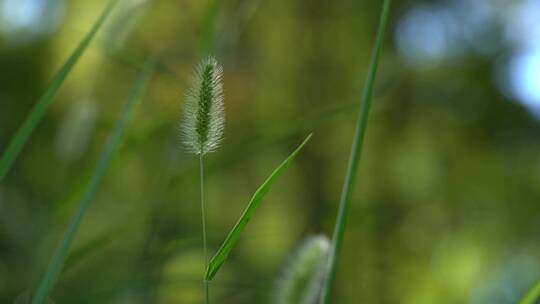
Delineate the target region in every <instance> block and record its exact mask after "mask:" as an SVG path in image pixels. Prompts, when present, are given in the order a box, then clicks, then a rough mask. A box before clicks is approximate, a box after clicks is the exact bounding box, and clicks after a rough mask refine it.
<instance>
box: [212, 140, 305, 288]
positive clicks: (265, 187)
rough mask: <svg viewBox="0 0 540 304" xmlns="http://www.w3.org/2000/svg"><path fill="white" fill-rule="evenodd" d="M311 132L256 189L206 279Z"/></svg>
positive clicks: (226, 253) (218, 266)
mask: <svg viewBox="0 0 540 304" xmlns="http://www.w3.org/2000/svg"><path fill="white" fill-rule="evenodd" d="M311 135H312V134H310V135H309V136H308V137H306V139H305V140H304V141H303V142H302V143H301V144H300V145H299V146H298V148H296V150H294V151H293V152H292V153H291V154H290V155H289V156H288V157H287V159H285V160H284V161H283V162H282V163H281V164H280V165H279V166H278V167H277V168H276V169H275V170H274V172H272V174H271V175H270V176H269V177H268V178H267V179H266V180H265V181H264V183H263V184H262V185H261V186H260V187H259V189H257V191H255V194H254V195H253V197H252V198H251V200H250V201H249V204H248V206H247V207H246V209H245V210H244V213H243V214H242V216H241V217H240V219H239V220H238V222H237V223H236V225H234V228H233V229H232V230H231V232H229V235H228V236H227V238H226V239H225V241H224V242H223V244H222V245H221V248H219V250H218V252H217V253H216V255H214V257H213V258H212V259H211V260H210V263H209V264H208V269H207V270H206V276H205V278H206V280H208V281H211V280H212V279H213V278H214V276H215V275H216V273H217V271H218V270H219V268H220V267H221V265H223V263H224V262H225V260H226V259H227V257H228V256H229V253H230V252H231V250H232V248H233V247H234V245H235V244H236V241H237V240H238V238H239V237H240V235H241V234H242V231H244V229H245V228H246V225H247V223H248V222H249V220H250V219H251V217H252V216H253V213H254V212H255V210H257V208H258V207H259V205H260V203H261V201H262V199H263V198H264V196H265V195H266V194H267V193H268V191H269V190H270V188H271V187H272V185H273V184H274V183H275V182H276V181H277V180H278V178H279V177H280V176H281V175H282V174H283V172H285V169H287V167H288V166H289V164H290V163H291V162H292V161H293V159H294V158H295V157H296V155H298V153H300V151H301V150H302V148H303V147H304V145H305V144H306V143H307V142H308V141H309V139H310V138H311Z"/></svg>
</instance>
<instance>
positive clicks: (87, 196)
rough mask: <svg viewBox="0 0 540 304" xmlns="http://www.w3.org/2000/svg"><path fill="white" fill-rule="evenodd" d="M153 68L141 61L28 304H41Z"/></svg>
mask: <svg viewBox="0 0 540 304" xmlns="http://www.w3.org/2000/svg"><path fill="white" fill-rule="evenodd" d="M153 70H154V63H153V60H148V61H147V62H146V63H145V65H144V67H143V69H142V70H141V72H140V74H139V76H138V78H137V80H136V82H135V84H134V85H133V89H132V91H131V95H130V96H129V98H128V101H127V103H126V106H125V107H124V109H123V112H122V113H121V116H120V117H119V119H118V120H117V122H116V125H115V127H114V129H113V131H112V133H111V135H110V136H109V139H108V141H107V143H106V144H105V147H104V148H103V151H102V152H101V156H100V159H99V162H98V164H97V165H96V169H95V171H94V173H93V175H92V177H91V179H90V182H89V183H88V186H87V188H86V191H85V193H84V195H83V197H82V199H81V200H80V202H79V207H78V209H77V211H76V213H75V214H74V215H73V217H72V218H71V221H70V223H69V226H68V227H67V229H66V232H65V234H64V237H63V238H62V240H61V242H60V244H59V245H58V247H57V248H56V251H55V253H54V255H53V257H52V258H51V260H50V262H49V265H48V266H47V270H46V272H45V275H44V276H43V278H42V279H41V281H40V283H39V286H38V289H37V291H36V293H35V295H34V297H33V299H32V304H41V303H43V302H44V300H45V299H46V298H47V295H48V294H49V292H50V290H51V288H52V287H53V286H54V284H55V282H56V279H57V278H58V275H59V274H60V272H61V271H62V267H63V265H64V262H65V260H66V258H67V255H68V251H69V248H70V246H71V243H72V241H73V239H74V237H75V234H76V232H77V229H78V228H79V225H80V223H81V221H82V218H83V217H84V214H85V213H86V210H87V209H88V207H89V206H90V204H91V202H92V200H93V198H94V195H95V194H96V192H97V189H98V186H99V184H100V182H101V180H102V179H103V176H104V175H105V172H106V171H107V168H108V167H109V164H110V163H111V160H112V158H113V156H114V154H115V152H116V150H117V149H118V146H119V145H120V142H121V141H122V138H123V136H124V131H125V129H126V126H127V124H128V121H129V118H130V116H131V114H132V112H133V110H134V109H135V106H136V105H137V104H138V103H139V102H140V100H141V99H142V96H143V94H144V91H145V88H146V85H147V84H148V82H149V81H150V78H151V76H152V73H153Z"/></svg>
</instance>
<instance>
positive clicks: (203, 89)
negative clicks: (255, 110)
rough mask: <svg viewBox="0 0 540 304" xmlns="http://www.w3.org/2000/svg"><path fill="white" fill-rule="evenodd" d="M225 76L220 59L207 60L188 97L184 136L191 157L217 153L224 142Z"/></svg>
mask: <svg viewBox="0 0 540 304" xmlns="http://www.w3.org/2000/svg"><path fill="white" fill-rule="evenodd" d="M222 73H223V69H222V68H221V66H220V65H219V64H218V62H217V61H216V59H215V58H214V57H212V56H210V57H207V58H206V59H204V60H203V61H202V62H201V63H200V64H199V67H198V68H197V72H196V75H195V77H194V78H193V82H192V86H191V88H190V89H189V91H188V94H187V96H186V105H185V110H184V119H183V121H182V136H183V142H184V144H185V145H186V147H187V150H188V151H189V152H191V153H195V154H201V155H203V154H206V153H208V152H212V151H215V150H216V149H217V148H218V147H219V144H220V142H221V139H222V138H223V127H224V124H225V113H224V112H225V111H224V106H223V85H222V82H221V77H222Z"/></svg>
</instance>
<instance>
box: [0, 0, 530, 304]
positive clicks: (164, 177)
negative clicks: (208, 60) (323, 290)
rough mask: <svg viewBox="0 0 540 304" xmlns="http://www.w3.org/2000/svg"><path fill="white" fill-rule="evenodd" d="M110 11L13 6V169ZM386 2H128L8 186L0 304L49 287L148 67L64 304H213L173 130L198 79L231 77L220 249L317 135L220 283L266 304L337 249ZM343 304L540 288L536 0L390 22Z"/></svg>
mask: <svg viewBox="0 0 540 304" xmlns="http://www.w3.org/2000/svg"><path fill="white" fill-rule="evenodd" d="M105 5H106V1H101V0H100V1H83V0H69V1H68V0H0V66H1V68H2V72H1V73H0V151H4V150H5V148H6V146H7V144H8V142H9V140H10V139H11V138H12V136H13V135H14V134H15V132H16V130H17V128H18V127H19V126H20V124H21V123H22V121H23V120H24V118H25V117H26V115H27V114H28V113H29V111H30V109H31V107H32V105H33V104H34V103H35V102H36V100H37V99H38V98H39V96H40V95H41V94H42V93H43V91H44V90H45V88H46V86H47V84H48V82H49V81H50V79H51V78H52V76H53V75H54V73H55V71H57V70H58V69H59V67H60V66H61V65H62V63H63V62H64V61H65V60H66V59H67V57H68V56H69V54H70V53H71V52H72V51H73V49H74V48H75V47H76V46H77V43H78V42H79V41H80V39H82V37H83V36H84V35H85V33H86V32H87V31H88V30H89V28H90V27H91V25H92V24H93V22H94V20H95V19H96V18H97V17H98V15H99V14H100V12H101V11H102V9H103V8H104V7H105ZM380 8H381V3H380V2H379V1H355V0H334V1H324V0H311V1H310V0H305V1H289V0H272V1H269V0H229V1H214V0H213V1H200V0H185V1H179V0H153V1H150V0H147V1H145V0H121V3H120V4H119V5H118V6H117V7H116V8H115V11H114V13H113V15H112V16H111V17H110V18H109V20H108V21H107V23H106V26H105V27H104V28H103V29H102V30H101V31H100V32H99V35H98V37H97V39H96V40H95V41H94V42H93V43H92V45H91V47H90V48H89V49H88V50H87V52H86V53H85V54H84V56H83V57H82V59H81V61H80V62H79V63H78V64H77V66H76V67H75V69H74V70H73V72H72V74H70V75H69V77H68V79H67V81H66V82H65V83H64V85H63V87H62V88H61V90H60V91H59V94H58V96H57V97H56V99H55V101H54V103H53V105H52V107H51V108H50V109H49V111H48V112H47V114H46V116H45V117H44V120H43V121H42V122H41V123H40V125H39V127H38V128H37V130H36V132H34V133H33V135H32V136H31V138H30V141H29V143H28V145H27V146H26V147H25V148H24V150H23V152H22V154H21V155H20V157H19V158H18V159H17V161H16V162H15V164H14V167H13V168H12V170H11V172H10V173H9V174H8V176H7V178H6V179H4V181H2V182H1V183H0V302H1V303H14V302H15V303H24V299H25V297H28V294H29V293H30V292H31V291H32V290H33V289H34V288H35V286H36V284H37V282H38V280H39V278H40V276H41V275H42V274H43V271H44V269H45V266H46V264H47V261H48V259H49V258H50V256H51V254H52V252H53V250H54V248H55V246H56V244H57V242H58V241H59V239H60V238H61V236H62V232H63V230H64V229H65V227H66V226H67V222H68V221H69V218H70V217H71V215H72V213H73V212H74V210H75V208H76V204H77V202H78V199H80V197H81V195H82V193H83V191H84V189H85V186H86V184H87V182H88V179H89V177H90V174H91V173H92V170H93V168H94V166H95V164H96V161H97V158H98V157H99V154H100V152H101V148H102V146H103V145H104V143H105V140H106V138H107V135H108V134H109V133H110V131H111V129H112V127H113V125H114V123H115V121H116V119H117V117H118V115H119V113H120V111H121V109H122V107H123V105H124V103H125V102H126V100H127V97H128V95H129V92H130V87H131V86H132V83H133V81H134V79H135V77H136V75H137V73H138V70H139V69H140V66H141V64H142V62H143V61H144V59H145V58H146V57H147V56H149V55H153V56H155V57H156V58H157V61H158V70H157V72H156V74H155V75H154V77H153V79H152V82H151V84H150V86H149V88H148V91H147V93H146V95H145V98H144V100H143V101H142V103H141V104H140V105H139V107H138V108H137V109H136V112H135V115H134V117H133V119H132V121H131V123H130V125H129V129H128V132H127V134H126V139H125V141H124V143H123V145H122V146H121V149H120V150H119V152H118V153H117V155H116V157H115V159H114V161H113V164H112V166H111V167H110V168H109V170H108V173H107V175H106V177H105V180H104V181H103V183H102V184H101V186H100V189H99V192H98V194H97V197H96V199H95V200H94V202H93V205H92V206H91V208H90V209H89V212H88V214H87V215H86V217H85V219H84V222H83V225H82V226H81V229H80V230H79V232H78V234H77V237H76V240H75V243H74V246H73V248H72V251H71V255H70V257H69V259H68V261H67V264H66V266H65V268H64V271H63V273H62V275H61V277H60V279H59V282H58V284H57V286H56V288H55V289H54V292H53V293H52V295H51V298H52V300H53V301H54V302H55V303H130V304H136V303H201V302H202V288H201V283H200V282H201V270H202V268H203V264H202V255H201V237H200V229H201V227H200V214H199V212H200V210H199V208H200V207H199V195H198V189H199V188H198V171H197V169H198V167H197V165H198V163H197V158H196V157H195V156H193V155H190V154H186V153H184V152H183V151H182V148H181V139H180V138H179V131H178V127H179V121H180V118H181V115H182V105H183V102H184V99H185V98H184V96H185V93H186V89H187V87H188V86H189V83H190V77H191V75H192V72H193V69H194V66H195V65H196V64H197V62H198V61H199V60H200V58H201V57H202V56H203V54H204V53H205V52H207V51H211V52H212V53H213V54H214V55H215V56H216V57H217V59H218V60H219V61H220V62H221V63H222V64H223V66H224V71H225V72H224V86H225V104H226V110H227V126H226V132H225V140H224V142H223V146H222V148H221V149H220V150H219V151H218V152H216V153H213V154H211V155H210V156H209V157H208V158H207V177H208V178H207V182H206V190H207V201H208V229H209V238H210V244H211V246H210V247H211V248H212V249H214V250H215V249H217V247H218V246H219V245H220V243H221V242H222V240H223V239H224V237H225V236H226V233H227V231H228V230H229V229H230V228H231V227H232V225H233V224H234V223H235V221H236V219H237V218H238V217H239V215H240V214H241V211H242V210H243V208H244V207H245V205H246V204H247V202H248V200H249V198H250V196H251V194H252V193H253V192H254V191H255V190H256V188H257V187H258V186H259V185H260V183H261V182H262V181H263V180H264V178H265V177H266V176H267V175H268V174H269V173H270V172H271V170H273V168H275V167H276V166H277V165H278V164H279V163H280V162H281V160H282V159H284V158H285V157H286V156H287V155H288V153H289V152H290V151H292V149H293V148H294V147H295V146H296V145H297V144H298V143H300V141H301V140H302V139H303V138H304V137H305V135H307V134H308V133H309V132H311V131H313V132H314V137H313V139H312V140H311V142H310V143H309V144H308V146H307V147H306V148H305V149H304V151H303V152H302V153H301V154H300V155H299V158H298V159H297V160H295V162H294V164H293V165H292V167H291V168H290V169H289V170H288V171H287V173H286V174H285V175H284V176H283V177H282V178H281V180H280V181H279V182H278V183H277V184H276V185H275V186H274V187H273V189H272V190H271V192H270V193H269V195H268V196H267V197H266V198H265V200H264V203H263V204H262V206H261V208H260V209H259V210H258V211H257V214H256V215H255V217H254V218H253V220H252V222H250V224H249V226H248V229H247V231H246V233H245V234H244V235H242V237H241V239H240V243H239V246H238V247H237V248H235V249H234V250H233V253H232V255H231V258H230V260H229V261H228V262H227V263H226V264H225V266H224V268H223V269H222V271H221V272H220V273H219V275H218V276H217V277H216V279H215V280H214V281H213V283H212V298H213V301H214V302H215V303H268V299H269V295H270V294H271V292H272V288H273V285H274V282H275V280H276V278H277V277H278V276H279V273H280V269H281V268H282V265H283V264H284V262H285V261H286V260H287V257H288V255H289V254H290V253H291V252H292V251H293V250H294V249H295V248H296V246H297V245H298V244H299V242H300V241H301V240H302V239H303V238H305V237H306V236H308V235H311V234H319V233H323V234H327V235H330V234H331V231H332V229H333V224H334V221H335V216H336V212H337V205H338V200H339V196H340V191H341V185H342V183H343V178H344V174H345V167H346V164H347V159H348V155H349V149H350V144H351V140H352V135H353V131H354V124H355V120H356V112H357V109H358V106H359V99H360V94H361V91H362V85H363V81H364V79H365V76H366V73H367V66H368V63H369V56H370V53H371V47H372V44H373V42H374V35H375V30H376V26H377V22H378V17H379V13H380ZM372 110H373V111H372V113H371V114H372V115H371V118H370V123H369V127H368V132H367V138H366V143H365V149H364V153H363V156H362V160H361V164H360V168H359V170H360V173H359V174H360V176H359V179H358V184H357V187H356V190H355V194H354V201H353V208H352V210H351V214H350V217H349V223H348V230H347V234H346V237H345V243H344V248H343V251H342V254H341V256H340V260H339V265H338V278H337V284H336V289H335V301H334V302H335V303H339V304H341V303H344V304H345V303H351V304H353V303H373V304H378V303H381V304H382V303H405V304H409V303H410V304H423V303H425V304H432V303H437V304H445V303H471V304H483V303H486V304H487V303H489V304H498V303H501V304H503V303H516V302H517V300H518V299H519V298H520V297H521V296H522V295H523V294H524V293H525V292H526V291H527V290H528V288H529V287H530V286H531V285H532V284H533V283H534V282H535V280H536V279H538V278H540V242H539V240H538V238H539V236H540V120H539V119H540V1H536V0H513V1H512V0H444V1H416V0H406V1H393V3H392V13H391V24H390V27H389V30H388V32H387V37H386V40H385V48H384V51H383V55H382V58H381V66H380V73H379V77H378V80H377V86H376V94H375V100H374V107H373V109H372Z"/></svg>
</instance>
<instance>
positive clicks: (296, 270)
mask: <svg viewBox="0 0 540 304" xmlns="http://www.w3.org/2000/svg"><path fill="white" fill-rule="evenodd" d="M329 249H330V240H328V238H327V237H325V236H323V235H317V236H312V237H309V238H308V239H306V240H305V241H304V242H303V243H302V245H301V246H300V248H299V249H298V251H297V252H296V253H295V255H294V256H293V257H292V259H290V260H289V261H288V263H287V264H286V265H285V268H284V269H283V271H282V273H281V276H280V277H279V279H278V281H277V284H276V286H275V290H274V294H273V296H274V298H273V302H272V303H273V304H315V303H316V302H317V300H318V298H319V296H320V292H321V287H322V282H323V279H324V275H325V272H324V270H325V269H324V266H325V265H326V260H327V258H328V252H329Z"/></svg>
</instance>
